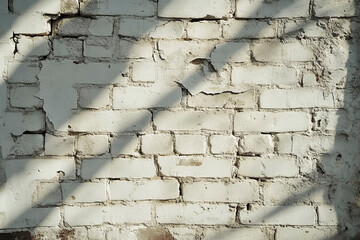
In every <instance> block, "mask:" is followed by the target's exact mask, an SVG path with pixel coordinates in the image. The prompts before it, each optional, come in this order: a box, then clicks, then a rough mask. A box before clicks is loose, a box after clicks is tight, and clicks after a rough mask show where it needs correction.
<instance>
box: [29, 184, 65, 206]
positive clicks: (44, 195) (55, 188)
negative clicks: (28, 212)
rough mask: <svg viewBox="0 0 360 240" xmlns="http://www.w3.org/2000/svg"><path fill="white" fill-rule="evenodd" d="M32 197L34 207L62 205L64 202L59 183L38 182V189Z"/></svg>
mask: <svg viewBox="0 0 360 240" xmlns="http://www.w3.org/2000/svg"><path fill="white" fill-rule="evenodd" d="M31 197H32V204H33V205H34V206H45V205H55V204H60V203H61V200H62V195H61V190H60V184H59V183H57V182H37V184H36V189H35V191H34V192H33V194H32V196H31Z"/></svg>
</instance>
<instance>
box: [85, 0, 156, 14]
mask: <svg viewBox="0 0 360 240" xmlns="http://www.w3.org/2000/svg"><path fill="white" fill-rule="evenodd" d="M80 13H81V14H82V15H129V16H141V17H146V16H154V15H155V3H154V2H153V1H151V0H121V1H119V0H105V1H104V0H85V1H82V2H80Z"/></svg>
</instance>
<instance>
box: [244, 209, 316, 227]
mask: <svg viewBox="0 0 360 240" xmlns="http://www.w3.org/2000/svg"><path fill="white" fill-rule="evenodd" d="M240 221H241V223H243V224H270V225H280V224H281V225H285V224H286V225H314V224H315V209H314V208H313V207H312V206H253V207H252V209H251V210H250V211H248V210H246V209H243V210H241V211H240Z"/></svg>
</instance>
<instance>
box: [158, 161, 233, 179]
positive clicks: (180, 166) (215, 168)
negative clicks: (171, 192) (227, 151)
mask: <svg viewBox="0 0 360 240" xmlns="http://www.w3.org/2000/svg"><path fill="white" fill-rule="evenodd" d="M158 163H159V166H160V171H161V173H162V174H164V175H166V176H175V177H217V178H221V177H230V176H231V168H232V159H229V158H214V157H179V156H171V157H169V156H159V157H158Z"/></svg>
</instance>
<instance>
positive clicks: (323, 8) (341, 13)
mask: <svg viewBox="0 0 360 240" xmlns="http://www.w3.org/2000/svg"><path fill="white" fill-rule="evenodd" d="M357 10H358V6H357V2H356V0H348V1H344V0H330V1H329V0H315V1H314V11H315V16H317V17H351V16H356V15H357Z"/></svg>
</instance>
